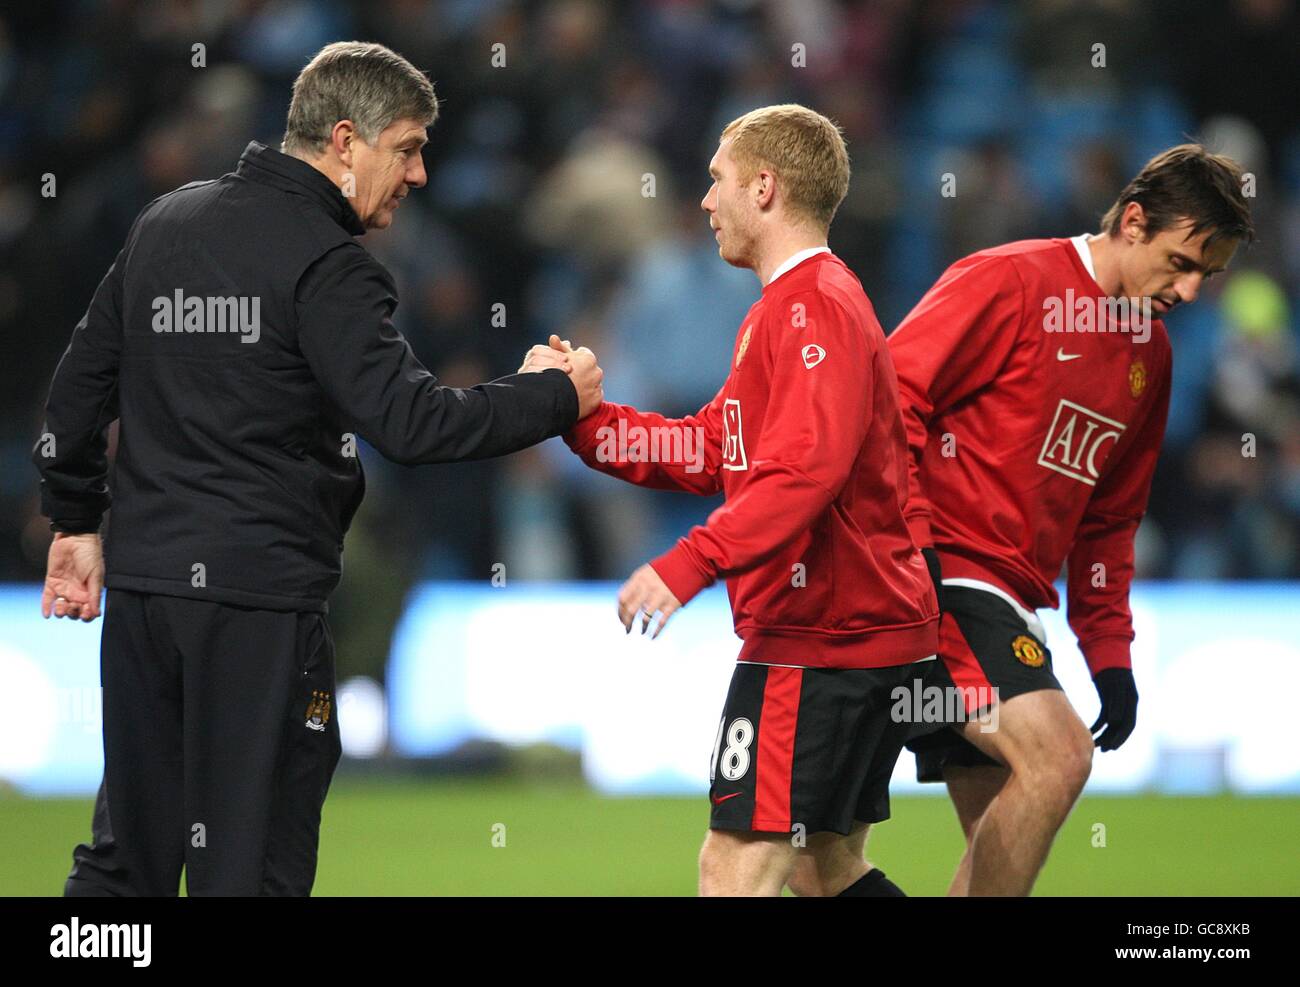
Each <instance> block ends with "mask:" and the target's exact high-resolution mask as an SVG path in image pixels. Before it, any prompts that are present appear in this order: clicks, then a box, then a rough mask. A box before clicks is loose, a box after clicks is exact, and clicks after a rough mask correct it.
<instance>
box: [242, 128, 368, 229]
mask: <svg viewBox="0 0 1300 987" xmlns="http://www.w3.org/2000/svg"><path fill="white" fill-rule="evenodd" d="M235 171H236V174H238V175H240V176H242V177H243V178H246V179H248V180H249V181H253V182H258V183H259V184H262V185H270V186H271V187H272V188H278V189H282V190H283V191H286V192H295V193H297V194H299V195H305V196H307V198H309V199H311V200H312V201H313V202H316V203H317V204H318V205H320V207H321V208H322V209H324V210H325V211H326V212H327V213H328V214H329V216H330V218H331V219H333V220H334V221H335V222H336V223H338V224H339V225H340V226H342V227H343V228H344V229H345V230H347V231H348V232H349V233H351V234H352V235H353V236H361V235H362V234H363V233H365V232H366V228H365V226H363V225H362V223H361V219H360V218H359V217H358V216H357V212H356V210H355V209H353V208H352V203H350V202H348V200H347V199H346V198H345V197H344V195H343V193H342V192H340V191H339V188H338V186H337V185H335V184H334V183H333V182H331V181H330V180H329V179H328V178H326V177H325V176H324V175H323V174H321V173H320V172H319V171H317V170H316V169H315V168H313V167H312V166H311V165H309V164H308V163H307V162H306V161H303V160H302V159H300V158H295V157H293V156H291V155H288V154H282V153H281V152H279V151H276V150H274V149H273V148H269V147H267V146H266V145H265V144H259V143H258V142H257V141H249V142H248V147H246V148H244V153H243V154H241V155H240V156H239V166H238V167H237V168H236V169H235Z"/></svg>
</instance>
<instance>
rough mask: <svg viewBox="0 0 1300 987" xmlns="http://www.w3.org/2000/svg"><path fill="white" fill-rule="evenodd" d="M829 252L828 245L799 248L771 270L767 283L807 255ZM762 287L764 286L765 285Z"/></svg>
mask: <svg viewBox="0 0 1300 987" xmlns="http://www.w3.org/2000/svg"><path fill="white" fill-rule="evenodd" d="M830 252H831V248H830V247H809V248H808V249H807V250H800V251H799V252H798V253H797V254H795V255H794V256H793V257H787V258H786V261H785V263H784V264H782V265H781V266H780V267H778V268H777V269H776V270H775V271H773V272H772V276H771V277H770V278H768V279H767V283H768V284H771V283H772V282H773V281H775V280H776V279H777V278H779V277H780V276H781V275H782V274H785V273H786V272H787V271H789V270H791V269H792V268H795V267H798V266H799V265H800V264H802V263H803V262H804V261H806V260H807V259H808V258H809V257H815V256H816V255H817V254H829V253H830ZM764 287H766V285H765V286H764Z"/></svg>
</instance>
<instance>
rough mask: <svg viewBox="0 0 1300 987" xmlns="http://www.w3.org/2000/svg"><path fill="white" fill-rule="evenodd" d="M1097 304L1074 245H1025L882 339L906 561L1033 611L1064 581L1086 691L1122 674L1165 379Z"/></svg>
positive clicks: (949, 279)
mask: <svg viewBox="0 0 1300 987" xmlns="http://www.w3.org/2000/svg"><path fill="white" fill-rule="evenodd" d="M1105 303H1106V295H1105V293H1104V292H1103V291H1102V289H1101V287H1100V286H1099V285H1098V284H1097V282H1096V281H1095V280H1094V279H1093V278H1092V276H1091V275H1090V274H1089V273H1088V269H1087V267H1085V266H1084V263H1083V260H1082V258H1081V257H1080V256H1079V253H1078V251H1076V249H1075V247H1074V244H1073V243H1071V242H1070V241H1069V240H1066V239H1054V240H1026V241H1021V242H1018V243H1010V244H1006V245H1004V246H1001V247H995V248H993V249H991V250H983V251H980V252H979V253H976V254H972V255H971V256H969V257H966V258H963V259H962V260H959V261H958V262H957V263H955V264H953V265H952V267H950V268H949V269H948V270H947V271H946V272H944V274H943V276H942V277H941V278H940V279H939V280H938V281H937V282H936V283H935V285H934V287H932V288H931V289H930V290H929V291H928V292H927V293H926V295H925V297H923V298H922V299H921V301H920V302H919V303H917V305H916V307H915V308H914V309H913V310H912V311H911V313H910V314H909V315H908V316H907V318H906V319H904V320H903V322H902V324H901V325H900V326H899V327H898V329H897V330H896V331H895V332H894V334H893V335H892V336H890V337H889V348H890V351H891V352H892V353H893V356H894V365H895V367H896V368H897V372H898V386H899V394H900V398H901V400H902V406H903V418H904V421H905V422H906V425H907V434H908V446H909V450H910V454H911V484H910V497H909V500H908V505H907V510H906V515H907V519H908V524H909V526H910V527H911V529H912V533H913V536H914V537H915V538H916V541H917V544H919V545H922V546H927V545H931V544H933V545H934V547H935V548H936V550H937V551H938V553H939V557H940V561H941V562H942V565H943V573H944V577H945V578H947V577H960V578H967V579H978V580H981V581H984V582H987V583H991V584H992V585H994V586H997V587H998V588H1000V589H1002V590H1003V591H1004V592H1008V593H1010V594H1011V596H1012V597H1014V598H1016V599H1017V600H1019V601H1020V602H1021V603H1022V604H1023V605H1025V606H1026V607H1027V608H1030V609H1036V608H1038V607H1056V606H1057V605H1058V602H1059V601H1058V598H1057V593H1056V590H1055V588H1054V587H1053V585H1052V584H1053V581H1054V580H1055V579H1056V577H1057V575H1058V574H1059V573H1060V571H1061V566H1062V564H1063V563H1065V564H1068V576H1067V596H1068V602H1069V608H1068V616H1069V621H1070V626H1071V627H1072V628H1073V629H1074V632H1075V634H1076V635H1077V636H1078V639H1079V646H1080V648H1081V650H1082V651H1083V654H1084V657H1085V658H1086V659H1087V662H1088V665H1089V667H1090V669H1091V670H1092V672H1093V673H1094V674H1095V673H1097V672H1098V671H1100V670H1102V669H1103V668H1111V667H1128V665H1129V645H1130V642H1131V641H1132V640H1133V621H1132V616H1131V614H1130V612H1129V605H1128V593H1129V584H1130V582H1131V580H1132V577H1133V537H1134V534H1135V533H1136V531H1137V527H1138V522H1139V521H1140V520H1141V518H1142V515H1143V513H1144V512H1145V510H1146V503H1147V497H1148V495H1149V494H1150V490H1151V477H1152V474H1153V473H1154V471H1155V464H1156V457H1157V455H1158V454H1159V450H1160V442H1161V439H1162V438H1163V436H1164V428H1165V417H1166V413H1167V411H1168V405H1169V386H1170V377H1171V354H1170V349H1169V337H1168V335H1167V334H1166V332H1165V327H1164V324H1163V323H1162V322H1160V321H1159V320H1158V319H1150V318H1148V319H1147V320H1146V322H1145V328H1144V327H1143V324H1142V323H1141V322H1139V321H1137V320H1135V319H1132V318H1127V317H1125V316H1123V315H1122V314H1121V313H1116V312H1115V311H1114V310H1113V309H1112V310H1108V308H1107V305H1106V304H1105ZM1125 328H1127V329H1128V330H1129V331H1122V330H1123V329H1125ZM1064 329H1070V330H1073V331H1061V330H1064ZM1099 329H1100V330H1102V331H1098V330H1099Z"/></svg>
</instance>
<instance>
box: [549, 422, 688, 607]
mask: <svg viewBox="0 0 1300 987" xmlns="http://www.w3.org/2000/svg"><path fill="white" fill-rule="evenodd" d="M613 418H614V406H613V405H612V404H610V402H608V401H605V402H603V403H602V404H601V406H600V407H599V408H597V409H596V410H595V411H593V412H592V413H591V414H589V415H588V416H587V417H586V418H583V419H581V420H580V421H578V422H577V423H576V424H575V425H574V426H573V427H572V428H571V429H569V430H568V431H567V432H565V433H564V444H565V445H567V446H568V447H569V448H570V449H572V450H573V451H574V452H576V453H578V455H582V453H584V452H586V450H587V448H588V447H589V446H591V445H594V444H595V442H596V432H597V431H599V430H600V428H601V427H602V426H605V425H608V424H610V422H611V421H612V420H613ZM679 599H680V597H679Z"/></svg>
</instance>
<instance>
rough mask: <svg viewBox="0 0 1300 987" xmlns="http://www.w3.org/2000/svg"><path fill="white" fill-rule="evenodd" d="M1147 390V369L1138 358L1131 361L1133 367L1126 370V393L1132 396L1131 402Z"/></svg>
mask: <svg viewBox="0 0 1300 987" xmlns="http://www.w3.org/2000/svg"><path fill="white" fill-rule="evenodd" d="M1146 389H1147V368H1146V364H1145V363H1143V362H1142V358H1141V357H1138V358H1137V359H1136V360H1134V361H1133V365H1132V366H1131V367H1129V368H1128V392H1129V393H1130V394H1132V395H1133V400H1135V401H1136V400H1137V399H1138V398H1140V397H1141V396H1142V392H1143V391H1145V390H1146Z"/></svg>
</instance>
